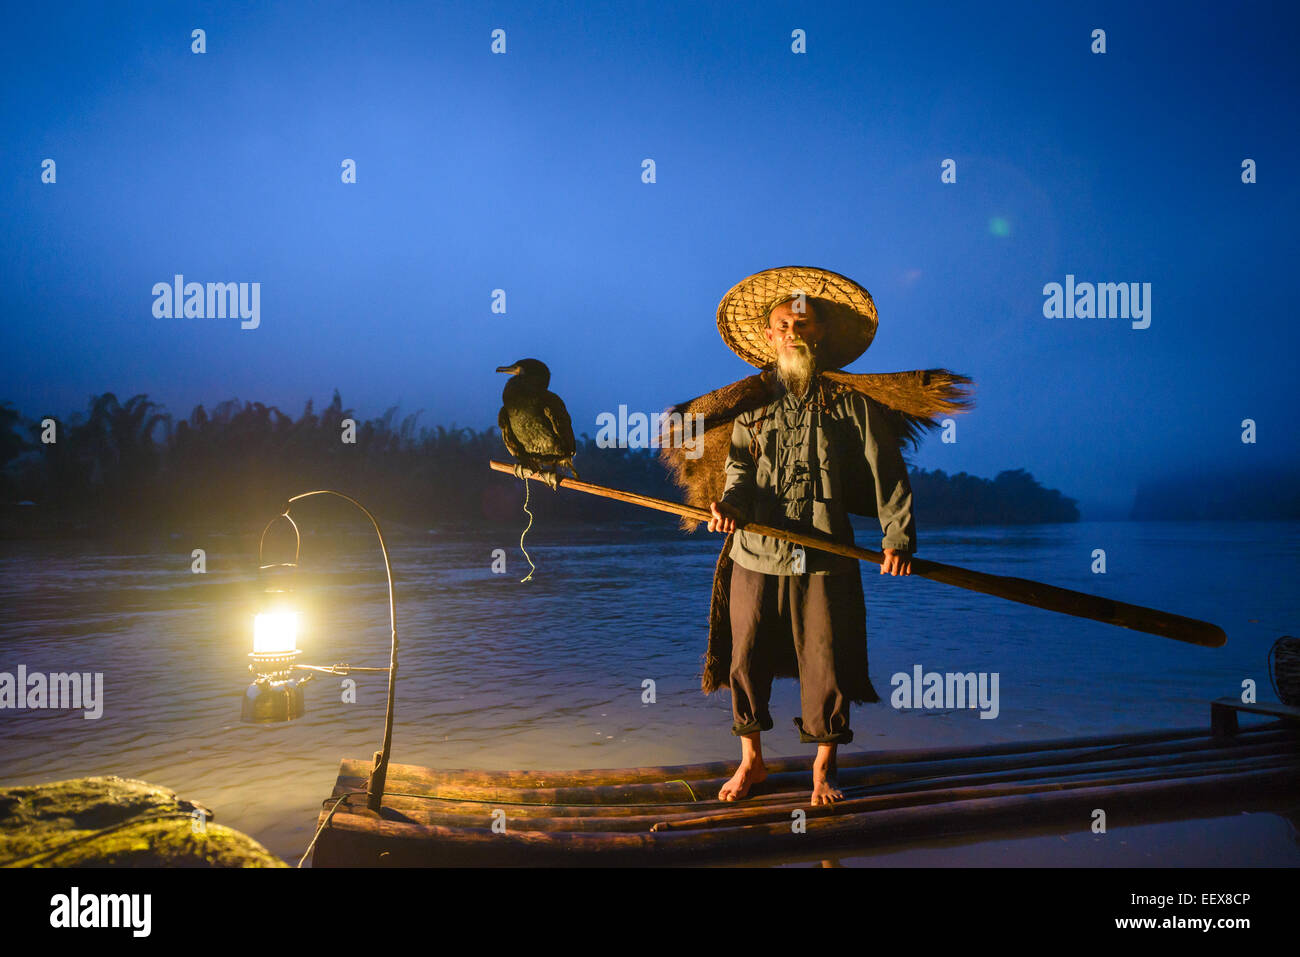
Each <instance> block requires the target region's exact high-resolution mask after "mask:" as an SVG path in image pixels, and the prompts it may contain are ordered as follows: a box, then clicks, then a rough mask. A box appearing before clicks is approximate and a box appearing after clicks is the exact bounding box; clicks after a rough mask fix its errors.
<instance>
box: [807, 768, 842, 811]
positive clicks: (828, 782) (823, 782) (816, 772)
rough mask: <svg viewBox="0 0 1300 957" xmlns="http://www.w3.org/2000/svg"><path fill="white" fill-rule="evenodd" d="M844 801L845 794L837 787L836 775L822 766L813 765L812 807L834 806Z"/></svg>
mask: <svg viewBox="0 0 1300 957" xmlns="http://www.w3.org/2000/svg"><path fill="white" fill-rule="evenodd" d="M843 800H844V792H842V791H840V790H839V789H838V788H837V787H836V786H835V774H834V772H833V771H828V769H827V768H826V767H824V766H822V765H819V764H814V765H813V789H812V805H813V807H816V806H817V805H819V804H833V803H834V802H836V801H843Z"/></svg>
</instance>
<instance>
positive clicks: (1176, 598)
mask: <svg viewBox="0 0 1300 957" xmlns="http://www.w3.org/2000/svg"><path fill="white" fill-rule="evenodd" d="M521 517H522V516H521ZM521 524H522V523H521ZM304 531H305V533H306V534H305V537H304V541H303V553H302V571H301V572H300V576H299V577H300V582H299V597H300V600H301V601H302V603H303V609H304V627H303V634H302V636H301V638H300V642H299V645H300V647H301V648H303V649H304V653H305V654H304V658H303V660H304V661H307V662H310V663H313V664H322V665H328V664H332V663H334V662H338V661H350V662H351V663H352V664H354V665H368V666H383V665H386V664H387V663H388V627H387V625H388V621H387V619H388V607H387V600H386V594H387V593H386V587H385V584H384V576H383V565H382V561H381V559H380V556H379V551H378V548H377V545H376V543H375V540H374V538H373V535H370V536H367V535H366V534H362V533H361V532H356V533H330V534H325V533H321V534H312V533H311V531H310V530H308V529H306V528H305V529H304ZM1298 532H1300V523H1297V522H1289V523H1282V522H1241V523H1217V522H1173V523H1171V522H1159V523H1124V522H1101V523H1097V522H1084V523H1078V524H1067V525H1050V526H1032V527H982V528H975V529H972V528H960V529H957V528H954V529H934V530H925V529H923V530H922V534H921V538H920V541H921V546H922V551H921V552H920V555H921V557H924V558H929V559H932V560H935V561H941V562H947V563H951V564H955V565H961V566H964V567H968V568H972V569H977V570H982V571H988V572H994V573H998V574H1006V575H1015V576H1019V577H1023V578H1031V579H1036V580H1039V581H1045V582H1049V583H1052V584H1056V585H1060V586H1063V587H1066V588H1073V589H1077V590H1080V591H1087V592H1091V593H1094V594H1099V595H1105V596H1108V597H1112V598H1116V599H1120V600H1124V601H1130V602H1135V603H1138V604H1143V605H1148V606H1151V607H1154V608H1159V609H1162V610H1166V611H1171V612H1175V613H1177V614H1181V615H1185V616H1190V617H1193V618H1202V619H1206V620H1209V621H1212V622H1214V623H1216V624H1218V625H1220V626H1222V627H1223V628H1224V629H1225V631H1226V632H1227V635H1228V644H1227V645H1226V646H1225V647H1224V648H1219V649H1207V648H1200V647H1197V646H1192V645H1187V644H1183V643H1181V642H1175V641H1171V640H1168V639H1164V638H1159V637H1156V636H1152V635H1146V634H1142V633H1139V632H1134V631H1130V630H1127V629H1121V628H1115V627H1111V626H1107V625H1103V624H1100V623H1097V622H1092V621H1086V620H1082V619H1076V618H1071V617H1067V616H1064V615H1060V614H1054V613H1051V612H1047V611H1042V610H1039V609H1035V608H1029V607H1027V606H1023V605H1019V604H1015V603H1013V602H1009V601H1005V600H1002V599H998V598H994V597H991V596H985V595H980V594H976V593H973V592H969V591H966V590H963V589H959V588H955V587H952V586H947V585H942V584H938V583H935V582H931V581H927V580H925V579H920V578H915V577H913V578H893V577H882V576H880V575H879V574H878V573H877V570H876V567H875V566H864V583H865V590H866V600H867V622H868V646H869V653H870V660H871V676H872V681H873V683H874V684H875V685H876V687H877V689H878V690H879V691H880V692H881V695H882V697H884V698H885V699H886V700H885V701H884V702H882V703H880V704H875V705H868V706H856V707H855V708H854V711H853V718H852V724H853V728H854V731H855V734H856V739H855V740H854V742H853V743H852V744H850V745H848V746H847V747H846V750H849V751H857V750H878V749H892V748H916V747H932V746H942V745H949V744H975V743H981V742H995V741H1011V740H1027V739H1035V738H1057V737H1069V736H1076V735H1092V734H1102V733H1111V732H1119V731H1138V730H1148V729H1154V728H1176V727H1188V726H1195V725H1208V721H1209V702H1210V700H1212V699H1213V698H1216V697H1220V696H1223V695H1233V694H1238V693H1239V692H1240V689H1241V687H1242V682H1243V681H1246V680H1252V681H1254V682H1255V683H1256V685H1257V686H1258V689H1259V697H1260V699H1261V700H1275V699H1274V696H1273V693H1272V690H1271V689H1270V687H1269V681H1268V675H1267V666H1266V656H1267V653H1268V649H1269V646H1270V645H1271V644H1272V643H1273V641H1274V640H1275V639H1276V638H1277V637H1278V636H1279V635H1283V634H1292V633H1296V630H1297V626H1300V598H1298V597H1297V593H1296V590H1295V587H1294V585H1295V582H1296V581H1297V580H1298V579H1300V535H1298V534H1297V533H1298ZM517 534H518V532H517V531H504V530H498V531H492V530H483V531H476V532H473V533H464V532H457V533H450V532H438V531H437V530H418V531H416V532H414V533H411V532H409V531H408V534H406V535H404V536H402V538H401V540H400V541H397V542H395V543H391V544H390V547H391V549H392V561H393V567H394V569H395V572H396V576H397V583H398V584H397V597H398V617H397V622H398V631H399V635H400V636H401V641H402V644H401V652H400V658H399V661H400V665H401V668H400V676H401V677H400V681H399V685H398V697H397V710H396V723H395V728H394V735H393V757H392V760H393V761H395V762H398V763H404V764H418V765H425V766H429V767H444V768H454V767H475V768H486V769H507V768H593V767H625V766H643V765H659V764H686V763H694V762H701V761H714V760H719V759H723V758H730V757H732V756H735V755H737V754H738V753H739V748H738V742H737V740H736V739H735V738H734V737H733V736H732V735H731V734H730V726H731V714H730V702H729V699H728V697H727V694H726V692H722V693H720V694H717V695H713V696H710V697H705V696H704V695H702V694H701V693H700V691H699V678H698V675H699V659H700V655H701V654H702V652H703V651H704V644H705V638H706V634H707V612H708V599H709V585H710V581H711V577H712V569H713V563H714V560H715V557H716V551H717V547H718V544H719V541H720V539H719V537H718V536H712V535H709V534H708V533H706V532H703V531H701V532H697V533H695V534H694V535H686V534H682V533H678V532H677V531H676V530H675V528H674V526H673V524H672V522H671V520H665V521H651V522H645V523H631V522H629V523H624V524H619V525H616V526H614V525H611V526H588V527H582V528H577V529H574V528H568V527H565V528H551V529H548V528H545V527H540V526H535V527H534V528H533V530H532V531H530V532H529V535H528V538H527V540H526V545H527V546H528V552H529V554H530V555H531V557H532V560H533V562H535V563H536V566H537V567H536V571H535V573H534V574H533V578H532V580H531V581H529V582H526V583H521V582H520V578H522V577H523V576H524V575H526V574H527V572H528V563H527V561H526V560H525V559H524V556H523V553H522V552H521V551H520V549H519V544H518V538H517ZM877 534H878V533H877ZM858 541H860V542H864V543H866V544H868V545H869V546H877V545H878V542H879V539H878V537H873V536H872V535H871V534H870V530H869V529H868V528H867V526H866V525H862V526H860V527H859V533H858ZM195 548H202V549H204V550H205V552H206V572H205V573H203V574H195V573H194V572H193V571H192V568H191V562H192V559H191V553H192V549H195ZM496 549H502V550H503V552H504V555H505V563H506V573H504V574H498V573H494V571H493V568H492V566H493V553H494V550H496ZM1095 549H1104V551H1105V560H1106V570H1105V573H1104V574H1098V573H1095V572H1094V571H1093V565H1094V558H1093V553H1094V550H1095ZM268 560H271V559H268ZM276 560H283V559H276ZM255 566H256V540H255V539H254V538H249V537H238V536H233V535H213V536H211V537H208V538H206V539H203V540H193V541H192V540H189V539H188V538H187V539H185V540H181V539H180V538H172V539H171V540H168V541H166V542H164V543H161V544H156V545H153V546H150V547H147V548H146V547H139V546H134V547H132V546H121V547H113V546H110V545H106V544H104V543H102V542H95V543H91V542H58V543H50V542H40V543H20V542H5V543H0V672H9V673H15V672H16V670H17V667H18V666H19V665H24V666H26V668H27V670H28V672H29V673H32V672H45V673H49V672H65V671H71V670H76V671H81V672H102V673H103V676H104V679H103V680H104V692H103V698H104V701H103V714H102V717H100V718H99V719H98V720H88V719H86V718H84V717H83V716H82V713H81V712H74V711H53V710H45V711H38V710H0V755H2V756H0V785H10V784H19V783H25V784H32V783H39V782H45V781H55V780H61V779H65V778H71V777H80V776H85V775H92V774H117V775H122V776H125V777H132V778H140V779H143V780H146V781H149V782H151V783H154V784H160V785H164V786H166V787H169V788H172V789H174V790H176V791H177V792H178V793H179V794H180V795H181V796H182V797H186V798H191V799H194V800H197V801H200V802H202V803H203V804H205V805H207V806H208V807H210V808H212V809H213V810H214V811H215V813H216V819H217V821H219V822H220V823H223V824H227V825H229V826H232V827H235V828H238V829H239V830H242V831H244V832H246V833H248V834H250V835H252V836H253V837H255V838H256V839H258V840H259V841H261V842H262V843H263V844H265V845H266V846H267V847H268V848H269V849H270V850H271V851H273V852H274V853H276V854H278V855H280V856H281V857H283V858H285V859H286V860H288V861H290V863H296V862H297V860H298V858H299V856H300V855H301V854H302V852H303V850H304V849H305V848H306V846H307V844H308V842H309V841H310V840H311V837H312V834H313V831H314V829H315V822H316V817H317V813H318V810H319V808H320V805H321V802H322V801H323V800H324V799H325V798H326V797H327V796H328V795H329V794H330V791H331V789H332V787H333V784H334V779H335V776H336V775H337V772H338V762H339V760H340V759H341V758H344V757H347V758H364V759H368V758H369V756H370V755H371V754H372V752H374V751H375V750H377V749H378V747H379V745H380V739H381V735H382V728H383V718H384V700H385V694H386V680H385V678H384V677H383V676H379V675H361V676H358V677H357V678H356V701H355V703H351V702H345V700H344V699H345V697H346V695H345V693H344V688H343V687H342V679H341V678H338V677H328V676H327V677H320V678H317V679H315V680H313V681H312V682H310V683H309V684H308V686H307V708H308V713H307V714H306V715H305V716H304V717H303V718H302V719H300V720H298V721H294V722H291V723H288V724H281V725H271V726H256V725H247V724H241V723H240V720H239V709H240V695H241V694H242V693H243V690H244V688H245V687H246V685H247V684H248V681H249V676H248V673H247V659H246V657H245V656H246V654H247V652H248V651H250V650H251V640H252V639H251V614H252V610H253V602H254V599H255V594H256V581H255V576H254V574H253V570H254V569H255ZM916 665H920V666H921V667H922V668H923V669H924V670H925V671H938V672H971V671H974V672H987V673H993V672H996V673H997V674H998V676H999V679H998V681H999V684H998V688H999V702H998V706H999V710H998V715H997V717H996V718H994V719H984V718H981V717H980V714H979V711H978V709H960V710H959V709H947V710H943V709H918V710H908V709H895V708H894V707H892V706H891V705H890V703H889V692H890V689H891V676H893V675H894V674H896V673H900V672H903V673H908V674H911V673H912V671H913V668H914V666H916ZM646 679H652V680H653V681H654V690H655V700H654V702H653V703H647V702H645V701H643V687H644V685H643V683H644V682H645V680H646ZM798 713H799V705H798V686H797V684H796V683H795V682H793V681H778V682H777V683H776V686H775V688H774V691H773V699H772V714H773V718H774V720H775V721H776V727H775V729H774V730H773V731H772V732H770V733H768V734H766V735H765V736H764V751H765V753H766V754H767V755H793V754H800V753H804V752H806V751H808V750H809V749H810V748H811V746H801V745H800V744H799V741H798V736H797V732H796V730H795V728H794V727H793V725H792V724H791V718H793V717H794V716H795V715H797V714H798ZM1243 720H1246V721H1249V720H1251V719H1249V718H1246V719H1243ZM1297 810H1300V799H1298V800H1297V802H1296V808H1295V809H1290V810H1288V809H1285V808H1284V809H1281V813H1272V812H1258V813H1251V814H1239V813H1231V814H1225V815H1224V816H1220V817H1210V818H1205V819H1196V820H1183V821H1177V822H1170V823H1165V824H1153V825H1144V826H1134V827H1124V826H1117V825H1116V823H1115V822H1113V821H1112V822H1111V827H1110V829H1109V833H1107V834H1102V835H1095V834H1092V833H1090V832H1089V831H1088V830H1087V828H1086V826H1084V827H1081V828H1080V829H1079V830H1078V831H1077V832H1074V833H1068V834H1062V833H1060V832H1059V831H1056V832H1052V833H1038V834H1033V835H1024V834H1010V833H1007V834H998V835H994V836H993V837H991V838H988V839H982V840H969V839H961V840H936V841H933V842H929V843H924V844H919V845H915V846H910V847H906V848H895V849H891V850H889V851H887V852H882V853H875V854H863V853H855V854H854V855H852V856H846V857H844V858H842V859H841V860H840V862H841V863H845V864H850V865H868V866H870V865H881V864H883V865H903V866H908V865H961V866H973V865H1000V864H1010V865H1048V866H1050V865H1060V866H1086V865H1099V866H1143V865H1254V864H1269V865H1295V864H1300V841H1298V839H1297V830H1296V825H1295V823H1294V822H1296V821H1297V820H1300V817H1297V814H1296V811H1297ZM769 863H787V864H798V863H801V862H792V861H786V862H769ZM807 863H817V862H815V861H812V862H807Z"/></svg>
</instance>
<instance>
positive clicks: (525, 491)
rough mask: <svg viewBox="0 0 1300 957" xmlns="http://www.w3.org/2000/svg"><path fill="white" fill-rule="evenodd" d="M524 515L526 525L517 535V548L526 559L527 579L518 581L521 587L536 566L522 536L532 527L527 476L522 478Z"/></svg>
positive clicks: (535, 569) (531, 575)
mask: <svg viewBox="0 0 1300 957" xmlns="http://www.w3.org/2000/svg"><path fill="white" fill-rule="evenodd" d="M524 514H525V515H527V516H528V524H527V525H525V526H524V530H523V531H522V532H520V533H519V548H520V550H521V551H522V552H523V553H524V558H527V559H528V577H527V578H521V579H519V584H521V585H522V584H523V583H524V582H526V581H529V580H530V579H531V578H532V577H533V572H535V571H537V566H536V565H534V564H533V560H532V558H531V557H529V554H528V549H526V548H524V536H525V535H527V534H528V530H529V529H530V528H532V527H533V513H532V512H530V511H528V476H527V475H525V476H524Z"/></svg>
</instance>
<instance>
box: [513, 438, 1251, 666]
mask: <svg viewBox="0 0 1300 957" xmlns="http://www.w3.org/2000/svg"><path fill="white" fill-rule="evenodd" d="M488 464H489V465H490V466H491V467H492V468H493V469H494V470H496V471H498V472H508V473H510V474H514V468H515V467H514V466H513V465H507V464H505V463H504V462H497V461H492V462H489V463H488ZM524 475H525V476H527V477H528V478H535V479H540V478H541V475H540V473H538V472H534V471H532V470H531V469H525V470H524ZM558 484H559V486H562V487H563V488H569V489H573V490H574V491H575V492H586V493H587V494H589V495H599V496H601V497H602V498H612V499H616V500H617V501H620V502H628V503H630V504H632V505H640V506H642V507H643V508H652V509H655V510H656V511H660V512H668V513H670V514H672V515H680V516H682V517H685V518H693V519H695V520H696V521H700V522H707V521H708V520H709V519H710V518H711V515H710V513H709V512H708V511H707V510H706V509H702V508H696V507H695V506H693V505H679V504H678V503H676V502H669V501H667V500H665V499H661V498H653V497H652V496H649V495H640V494H638V493H636V492H625V491H623V490H621V489H615V488H608V487H607V486H604V485H594V484H592V483H591V482H582V481H579V480H578V479H573V478H564V477H559V481H558ZM736 527H737V528H743V529H745V530H747V531H751V532H754V533H756V534H758V535H766V536H768V537H770V538H779V539H781V540H782V541H787V542H791V543H793V544H795V545H803V546H805V547H808V548H816V549H820V550H821V551H824V552H830V553H832V554H835V555H844V556H846V557H848V558H856V559H858V560H859V561H866V562H874V563H876V564H877V565H879V564H881V563H883V562H884V560H885V556H884V554H883V553H881V552H877V551H873V550H871V549H869V548H859V547H857V546H856V545H844V544H841V543H839V542H832V541H828V540H827V539H824V538H820V537H818V536H815V535H805V534H803V533H802V532H793V531H789V530H787V529H781V528H773V527H771V526H770V525H760V524H758V523H757V522H741V521H737V522H736ZM911 564H912V574H913V575H920V576H921V577H922V578H928V579H930V580H931V581H937V582H943V583H944V584H945V585H956V586H957V587H958V588H965V589H967V590H969V591H976V592H980V593H982V594H985V595H995V596H997V597H998V598H1006V599H1007V600H1009V601H1015V602H1019V603H1020V604H1022V605H1032V606H1033V607H1035V608H1044V609H1046V610H1048V611H1056V612H1060V613H1061V614H1064V615H1073V616H1074V617H1076V618H1090V619H1092V620H1093V621H1101V622H1105V623H1106V624H1108V625H1117V626H1119V627H1120V628H1131V629H1132V630H1134V631H1142V632H1146V633H1147V634H1151V635H1160V636H1161V637H1163V638H1172V639H1173V640H1174V641H1184V642H1187V643H1188V644H1192V645H1202V646H1204V647H1206V648H1222V647H1223V646H1224V645H1225V644H1227V641H1228V638H1227V635H1225V634H1224V632H1223V629H1222V628H1220V627H1219V626H1218V625H1214V624H1211V623H1210V622H1208V621H1200V620H1199V619H1196V618H1186V617H1184V616H1182V615H1175V614H1173V613H1171V612H1167V611H1160V610H1158V609H1156V608H1147V607H1146V606H1144V605H1132V604H1129V603H1128V602H1122V601H1116V600H1114V599H1111V598H1103V597H1101V596H1100V595H1089V594H1087V593H1086V592H1080V591H1073V590H1072V589H1069V588H1058V587H1057V586H1055V585H1047V584H1044V583H1043V582H1036V581H1031V580H1030V579H1027V578H1013V577H1010V576H1007V575H993V574H990V573H988V572H977V571H972V570H971V569H969V568H960V567H958V566H956V565H945V564H943V563H941V562H932V561H927V560H926V559H923V558H913V559H912V560H911Z"/></svg>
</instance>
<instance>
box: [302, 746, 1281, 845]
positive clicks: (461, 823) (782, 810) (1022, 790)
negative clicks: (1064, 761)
mask: <svg viewBox="0 0 1300 957" xmlns="http://www.w3.org/2000/svg"><path fill="white" fill-rule="evenodd" d="M1107 763H1110V762H1107ZM1296 766H1300V758H1298V757H1297V755H1296V754H1294V753H1282V752H1273V753H1266V754H1260V755H1257V756H1254V757H1251V758H1250V759H1230V758H1218V759H1215V760H1206V761H1180V762H1179V763H1177V764H1172V765H1162V764H1137V763H1134V764H1133V765H1132V766H1131V767H1115V768H1100V767H1099V768H1098V769H1096V770H1093V771H1089V772H1086V773H1084V772H1072V773H1071V775H1069V776H1059V777H1055V778H1052V779H1050V780H1033V781H1025V780H1022V779H1015V778H1008V779H1006V780H971V781H955V782H952V783H950V784H947V785H945V786H936V787H933V788H930V787H927V788H924V789H919V790H909V791H894V792H884V793H873V794H869V795H863V796H856V795H854V796H849V795H848V792H846V797H845V799H844V800H842V801H836V802H835V803H834V804H831V805H821V806H818V807H812V806H810V805H809V804H808V793H809V791H808V787H807V786H806V785H805V786H804V787H803V788H802V789H800V790H799V791H798V792H797V793H788V794H784V795H781V796H780V799H779V800H774V801H768V802H765V803H763V804H758V805H754V806H749V802H748V801H742V802H739V804H730V803H723V802H720V801H713V802H711V806H704V805H695V806H688V807H683V808H680V809H679V810H678V811H676V812H671V811H670V809H669V808H666V807H665V808H659V809H655V808H635V807H628V808H624V807H619V806H613V807H611V806H603V807H591V806H588V807H584V808H581V810H583V811H600V812H606V811H614V810H617V811H629V812H632V813H618V814H606V813H600V814H588V813H583V814H571V813H565V812H568V811H573V810H577V809H578V808H574V807H573V806H545V805H542V806H536V807H519V806H510V805H502V806H500V809H501V810H504V811H505V813H506V816H507V818H508V820H509V821H510V826H511V827H512V828H513V829H515V830H527V831H547V832H560V833H564V832H574V833H591V832H596V833H602V832H609V833H613V832H637V831H647V830H649V831H670V830H676V831H681V830H696V829H701V828H710V827H735V826H741V825H745V824H763V823H769V822H773V821H789V820H790V815H791V812H792V811H793V810H795V809H796V808H802V809H803V810H804V811H805V813H806V814H807V816H808V817H810V818H812V817H831V816H836V815H843V814H861V813H870V812H873V811H878V810H885V809H887V808H896V807H920V806H922V805H927V804H939V803H945V802H948V801H960V800H968V799H970V798H982V797H1002V796H1008V795H1015V794H1032V793H1035V792H1045V791H1063V790H1073V789H1077V788H1082V787H1095V786H1098V785H1104V784H1114V783H1119V782H1136V781H1162V780H1173V779H1175V778H1187V777H1200V776H1203V775H1207V774H1221V773H1224V772H1230V773H1245V772H1247V771H1253V770H1264V769H1270V768H1284V767H1296ZM363 798H364V795H360V794H358V795H356V803H353V802H352V801H351V800H349V801H345V802H344V803H343V805H342V807H341V808H340V811H339V813H342V814H347V813H355V812H358V811H361V810H362V809H364V807H365V801H364V800H363ZM335 800H337V799H331V800H330V801H328V802H326V805H325V807H326V809H328V807H329V806H332V805H333V804H334V803H335ZM384 804H385V806H386V807H388V808H391V809H392V810H394V811H397V812H399V813H400V814H401V815H402V819H403V820H406V821H409V822H411V823H415V824H438V825H442V826H445V827H459V828H475V827H483V826H484V824H485V822H486V821H489V820H490V817H491V811H492V810H495V809H497V806H491V805H489V806H484V805H482V804H470V805H464V804H457V803H450V802H445V801H433V802H428V801H422V800H420V799H417V798H410V797H404V796H402V795H394V794H392V793H387V794H385V795H384Z"/></svg>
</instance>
